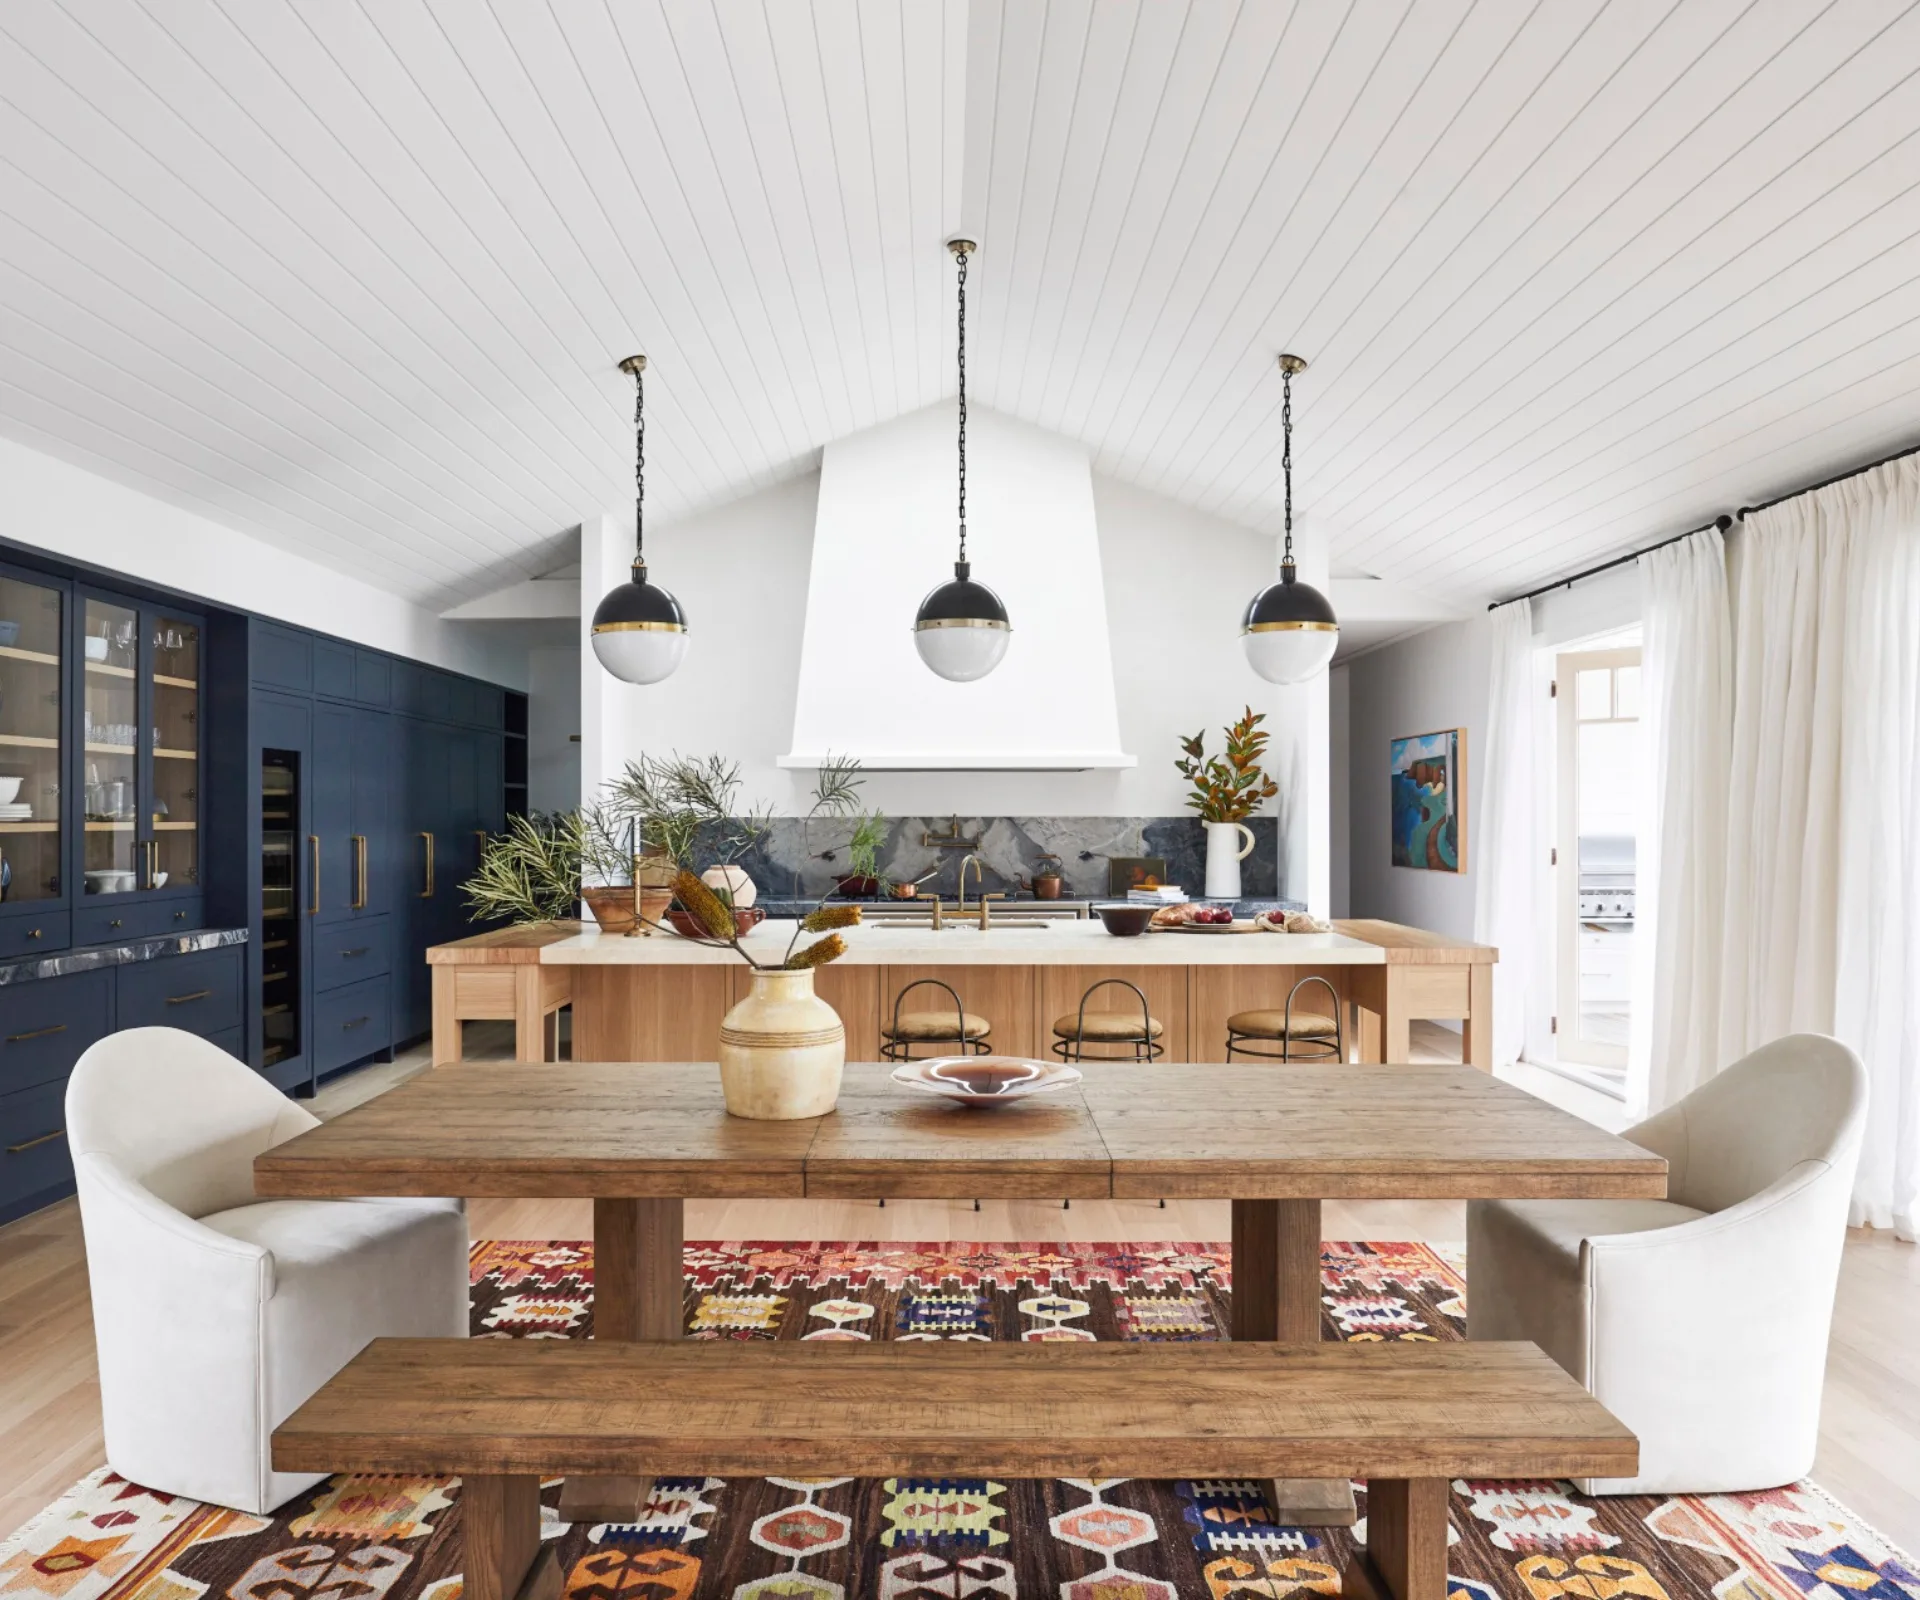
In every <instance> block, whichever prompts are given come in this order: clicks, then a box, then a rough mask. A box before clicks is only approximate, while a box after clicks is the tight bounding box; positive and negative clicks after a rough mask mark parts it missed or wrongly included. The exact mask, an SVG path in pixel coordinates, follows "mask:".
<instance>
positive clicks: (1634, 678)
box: [1613, 667, 1640, 717]
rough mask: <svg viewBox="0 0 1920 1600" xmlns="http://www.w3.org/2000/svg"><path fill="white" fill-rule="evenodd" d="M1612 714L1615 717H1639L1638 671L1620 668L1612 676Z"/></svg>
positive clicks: (1636, 668) (1637, 669) (1636, 669)
mask: <svg viewBox="0 0 1920 1600" xmlns="http://www.w3.org/2000/svg"><path fill="white" fill-rule="evenodd" d="M1613 698H1614V707H1613V714H1614V715H1615V716H1616V717H1637V716H1639V715H1640V669H1639V668H1638V667H1622V668H1621V669H1620V670H1619V671H1618V672H1616V673H1615V674H1614V675H1613Z"/></svg>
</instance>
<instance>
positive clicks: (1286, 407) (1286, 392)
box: [1280, 368, 1293, 567]
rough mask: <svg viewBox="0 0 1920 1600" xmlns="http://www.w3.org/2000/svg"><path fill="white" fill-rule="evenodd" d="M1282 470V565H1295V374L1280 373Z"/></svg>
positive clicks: (1283, 371) (1282, 371)
mask: <svg viewBox="0 0 1920 1600" xmlns="http://www.w3.org/2000/svg"><path fill="white" fill-rule="evenodd" d="M1280 472H1281V475H1282V476H1283V477H1284V478H1285V479H1286V484H1287V513H1286V516H1287V549H1286V554H1285V555H1284V556H1282V557H1281V559H1280V565H1281V566H1283V567H1290V566H1292V565H1293V374H1292V373H1291V372H1288V371H1286V370H1285V369H1284V368H1283V369H1282V370H1281V373H1280Z"/></svg>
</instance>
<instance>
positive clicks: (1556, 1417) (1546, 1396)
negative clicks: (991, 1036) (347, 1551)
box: [273, 1339, 1639, 1600]
mask: <svg viewBox="0 0 1920 1600" xmlns="http://www.w3.org/2000/svg"><path fill="white" fill-rule="evenodd" d="M1638 1462H1639V1445H1638V1443H1637V1441H1636V1440H1635V1439H1634V1437H1633V1435H1632V1434H1631V1433H1629V1432H1628V1431H1627V1429H1626V1428H1625V1426H1624V1425H1622V1424H1621V1423H1620V1422H1619V1421H1617V1420H1616V1419H1615V1418H1614V1417H1613V1416H1612V1415H1611V1414H1610V1413H1609V1412H1608V1411H1606V1410H1605V1408H1603V1407H1602V1406H1601V1405H1600V1404H1599V1403H1598V1402H1597V1401H1596V1400H1594V1398H1593V1397H1592V1396H1591V1395H1589V1394H1588V1393H1587V1392H1586V1390H1584V1389H1583V1388H1581V1387H1580V1385H1579V1384H1577V1383H1575V1382H1574V1381H1573V1379H1571V1378H1570V1377H1568V1376H1567V1375H1566V1373H1564V1372H1562V1371H1561V1370H1560V1368H1559V1367H1558V1366H1556V1365H1555V1364H1554V1363H1553V1362H1552V1361H1551V1360H1550V1359H1548V1357H1547V1356H1545V1355H1544V1354H1542V1353H1541V1351H1540V1350H1539V1349H1538V1348H1536V1347H1535V1346H1533V1345H1530V1344H1491V1343H1488V1344H1436V1345H1420V1344H1400V1343H1393V1344H1316V1345H1301V1344H1293V1345H1288V1344H1231V1343H1223V1344H1091V1343H1089V1344H1024V1343H1022V1344H1012V1343H994V1344H950V1343H945V1342H940V1343H920V1342H912V1343H904V1344H899V1343H874V1344H851V1343H848V1344H842V1343H837V1342H836V1343H802V1342H794V1343H776V1342H767V1343H747V1344H741V1343H736V1342H734V1341H731V1340H726V1341H719V1342H711V1343H710V1342H705V1341H684V1340H683V1341H677V1342H672V1343H654V1344H596V1343H591V1342H581V1343H562V1342H560V1341H547V1340H541V1341H533V1340H528V1341H518V1340H514V1341H507V1340H492V1339H476V1340H473V1341H470V1342H468V1341H462V1340H448V1339H378V1340H375V1341H374V1342H373V1343H372V1344H370V1345H369V1346H368V1347H367V1348H366V1349H365V1350H363V1351H362V1352H361V1353H360V1354H359V1355H358V1356H356V1357H355V1358H354V1359H353V1361H352V1362H351V1363H349V1364H348V1366H347V1367H346V1369H345V1370H344V1371H342V1372H341V1373H340V1374H339V1375H338V1376H337V1377H336V1378H334V1379H333V1380H332V1381H331V1382H330V1383H328V1384H327V1385H326V1387H325V1388H323V1389H322V1390H321V1391H320V1392H319V1393H318V1394H316V1395H315V1396H314V1397H313V1398H312V1399H311V1400H309V1401H308V1402H307V1403H306V1404H305V1405H304V1406H302V1407H301V1408H300V1409H299V1410H298V1411H296V1412H295V1413H294V1414H293V1415H292V1416H291V1417H289V1418H288V1419H287V1421H286V1422H285V1423H283V1424H282V1425H281V1426H280V1427H279V1428H278V1429H276V1430H275V1432H274V1436H273V1464H274V1466H275V1467H276V1468H277V1469H278V1470H280V1471H282V1472H340V1471H354V1472H394V1473H444V1474H449V1475H451V1474H458V1475H459V1476H460V1477H461V1478H462V1479H463V1480H464V1486H463V1489H462V1494H461V1498H462V1505H463V1513H462V1514H463V1518H464V1524H465V1529H466V1541H467V1544H466V1573H465V1578H466V1596H467V1600H515V1597H516V1596H519V1597H521V1600H552V1597H553V1596H555V1595H557V1594H558V1593H559V1589H560V1573H559V1571H558V1569H557V1565H556V1562H555V1560H554V1557H553V1552H552V1548H551V1546H548V1547H546V1548H545V1549H544V1550H543V1548H542V1546H541V1542H540V1537H539V1526H540V1517H539V1490H540V1477H541V1475H542V1474H557V1473H587V1474H620V1473H635V1472H638V1473H651V1474H655V1475H668V1474H671V1475H676V1476H678V1475H702V1474H708V1473H711V1474H713V1475H715V1476H718V1477H764V1476H769V1475H779V1476H807V1475H820V1476H824V1475H832V1476H840V1475H842V1474H853V1475H857V1476H860V1477H887V1476H907V1475H912V1476H926V1477H939V1476H942V1475H946V1476H962V1475H964V1476H968V1477H973V1476H989V1475H990V1476H992V1477H996V1478H1006V1477H1011V1478H1049V1477H1112V1478H1176V1477H1178V1478H1243V1477H1244V1478H1271V1477H1274V1476H1275V1475H1276V1474H1284V1475H1287V1476H1294V1477H1318V1478H1349V1477H1357V1478H1365V1479H1367V1480H1368V1483H1367V1543H1368V1553H1369V1554H1370V1555H1371V1557H1372V1559H1373V1563H1374V1565H1375V1566H1376V1567H1377V1568H1378V1569H1379V1571H1380V1574H1381V1576H1382V1577H1383V1578H1384V1579H1385V1580H1386V1583H1387V1586H1388V1588H1389V1589H1390V1590H1391V1592H1392V1594H1393V1595H1394V1596H1395V1597H1396V1600H1444V1596H1445V1593H1446V1549H1447V1490H1448V1480H1449V1479H1451V1478H1455V1477H1489V1478H1559V1477H1574V1476H1593V1477H1630V1476H1632V1475H1633V1473H1634V1472H1636V1471H1637V1470H1638Z"/></svg>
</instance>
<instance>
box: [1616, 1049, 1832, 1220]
mask: <svg viewBox="0 0 1920 1600" xmlns="http://www.w3.org/2000/svg"><path fill="white" fill-rule="evenodd" d="M1866 1109H1867V1073H1866V1068H1865V1067H1863V1066H1862V1065H1861V1064H1860V1058H1859V1057H1858V1056H1856V1055H1855V1054H1854V1053H1853V1052H1852V1051H1851V1050H1849V1049H1848V1048H1847V1047H1846V1046H1845V1045H1843V1044H1842V1043H1840V1041H1839V1040H1838V1039H1829V1038H1827V1037H1826V1036H1825V1035H1824V1034H1817V1033H1794V1034H1789V1035H1787V1037H1785V1038H1784V1039H1776V1040H1774V1041H1773V1043H1771V1044H1767V1045H1762V1046H1761V1047H1760V1048H1759V1049H1758V1050H1756V1051H1754V1052H1753V1053H1752V1054H1751V1055H1749V1056H1745V1057H1743V1058H1742V1059H1740V1060H1739V1061H1736V1062H1735V1063H1734V1064H1733V1065H1732V1066H1730V1067H1728V1068H1727V1069H1726V1071H1724V1072H1722V1073H1720V1074H1719V1076H1717V1077H1715V1078H1713V1079H1711V1080H1709V1081H1708V1082H1706V1083H1704V1084H1702V1085H1701V1086H1700V1087H1699V1088H1698V1089H1695V1090H1694V1091H1693V1093H1692V1094H1690V1095H1688V1096H1687V1097H1686V1098H1685V1099H1684V1100H1681V1101H1679V1102H1678V1103H1677V1104H1675V1105H1672V1106H1669V1107H1668V1108H1667V1109H1666V1110H1665V1111H1663V1112H1661V1113H1660V1114H1659V1115H1658V1116H1655V1117H1651V1118H1649V1119H1648V1120H1647V1121H1645V1122H1643V1123H1641V1124H1640V1126H1639V1127H1637V1128H1630V1129H1628V1131H1627V1133H1626V1135H1625V1137H1627V1138H1628V1139H1631V1140H1632V1141H1633V1142H1634V1143H1635V1144H1639V1145H1644V1146H1646V1147H1647V1148H1648V1149H1650V1150H1653V1151H1655V1152H1657V1153H1658V1154H1660V1155H1663V1156H1665V1157H1666V1158H1667V1161H1668V1163H1669V1173H1668V1179H1667V1196H1668V1198H1669V1199H1672V1200H1677V1201H1679V1202H1680V1203H1681V1204H1682V1205H1689V1206H1693V1207H1696V1208H1697V1209H1699V1210H1701V1211H1725V1210H1726V1209H1727V1208H1728V1207H1730V1206H1735V1205H1738V1204H1739V1203H1740V1202H1741V1201H1743V1200H1750V1199H1752V1198H1753V1196H1755V1195H1757V1194H1759V1193H1760V1192H1761V1191H1762V1190H1763V1189H1766V1188H1769V1187H1770V1186H1771V1185H1773V1184H1775V1183H1777V1182H1779V1180H1780V1179H1781V1178H1783V1177H1785V1176H1786V1175H1787V1174H1788V1173H1789V1172H1791V1171H1792V1170H1793V1169H1794V1168H1795V1167H1797V1166H1800V1165H1802V1164H1803V1163H1805V1162H1808V1161H1824V1162H1827V1163H1829V1164H1831V1165H1836V1166H1838V1165H1842V1164H1850V1163H1851V1162H1852V1159H1853V1157H1854V1154H1855V1152H1856V1151H1857V1150H1858V1149H1859V1145H1860V1140H1861V1136H1862V1133H1863V1131H1864V1128H1865V1122H1866Z"/></svg>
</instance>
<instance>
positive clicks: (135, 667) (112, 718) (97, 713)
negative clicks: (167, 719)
mask: <svg viewBox="0 0 1920 1600" xmlns="http://www.w3.org/2000/svg"><path fill="white" fill-rule="evenodd" d="M80 620H81V650H82V654H83V658H84V659H83V660H82V661H81V663H80V665H81V682H82V685H83V693H82V699H83V702H84V703H83V705H82V708H81V740H82V747H81V768H80V771H81V782H82V786H83V788H82V792H83V798H82V805H81V812H82V816H83V818H84V821H83V827H84V829H85V833H86V847H85V849H84V850H83V851H82V852H81V871H80V876H81V880H82V881H81V886H80V887H81V892H82V893H83V894H84V895H88V896H98V895H115V894H132V893H133V892H134V891H135V890H136V889H138V888H140V887H141V886H142V883H143V881H144V873H143V871H142V868H143V867H144V863H143V862H142V861H141V860H140V859H139V858H140V856H141V854H142V851H141V848H140V844H139V820H140V743H141V739H142V730H141V716H140V698H141V697H140V674H139V667H140V653H141V652H140V618H139V614H138V613H137V612H136V610H135V609H134V608H133V607H132V606H130V605H118V604H115V603H113V602H111V601H107V600H100V599H94V598H88V599H87V600H86V601H85V602H84V609H83V611H82V613H81V619H80Z"/></svg>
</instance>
